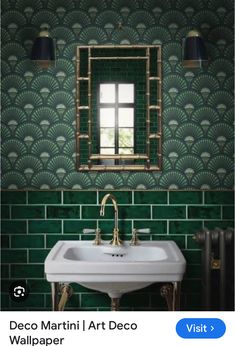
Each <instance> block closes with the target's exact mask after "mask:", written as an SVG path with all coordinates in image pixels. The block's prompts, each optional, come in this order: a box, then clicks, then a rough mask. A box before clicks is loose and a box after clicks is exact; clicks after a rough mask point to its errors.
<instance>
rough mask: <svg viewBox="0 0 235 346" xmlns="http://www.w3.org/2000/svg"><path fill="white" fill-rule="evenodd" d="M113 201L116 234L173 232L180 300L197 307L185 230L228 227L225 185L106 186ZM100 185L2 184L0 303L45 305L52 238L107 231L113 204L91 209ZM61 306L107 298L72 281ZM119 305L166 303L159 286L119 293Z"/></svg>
mask: <svg viewBox="0 0 235 346" xmlns="http://www.w3.org/2000/svg"><path fill="white" fill-rule="evenodd" d="M110 192H111V193H113V194H114V195H115V196H116V197H117V201H118V204H119V218H120V221H119V228H120V233H121V237H122V239H126V240H129V239H130V237H131V231H132V229H133V228H141V227H149V228H150V229H151V234H150V235H142V236H141V237H140V238H141V239H143V240H144V239H145V240H146V239H150V240H160V239H162V240H163V239H171V240H174V241H175V242H176V243H177V244H178V245H179V247H180V248H181V250H182V251H183V253H184V256H185V257H186V260H187V273H186V276H185V279H184V281H183V294H182V308H183V309H185V310H193V309H196V310H198V309H200V276H201V266H200V254H201V253H200V249H199V248H198V246H197V244H196V243H195V241H194V240H193V239H192V235H193V234H194V233H195V232H197V231H199V230H201V229H202V228H203V227H207V228H209V229H213V228H214V227H221V228H227V227H233V219H234V213H233V211H234V209H233V203H234V200H233V192H232V191H127V190H125V191H124V190H123V191H120V190H118V191H110ZM105 193H108V191H91V190H89V191H84V190H82V191H71V190H70V191H9V190H8V191H2V248H3V250H2V278H3V281H2V289H3V292H4V293H3V295H2V308H3V309H6V310H16V309H19V310H50V307H51V302H50V285H49V284H48V283H47V281H46V280H45V276H44V268H43V264H44V260H45V257H46V255H47V253H48V252H49V250H50V249H51V247H52V246H53V245H54V244H55V243H56V242H57V241H58V240H63V239H65V240H66V239H67V240H77V239H79V240H83V239H93V237H94V236H93V235H92V236H91V235H83V234H82V230H83V228H95V227H100V228H101V230H102V237H103V239H107V240H108V239H111V234H112V229H113V208H112V206H107V208H106V212H105V217H102V218H101V217H100V216H99V203H100V201H101V199H102V197H103V196H104V194H105ZM25 278H27V279H28V283H29V285H30V289H31V295H30V296H29V298H28V299H27V300H26V301H25V302H23V303H15V302H12V301H11V300H9V296H8V288H9V285H10V283H11V282H12V281H15V280H19V279H25ZM73 286H74V290H75V293H74V295H73V297H72V298H71V300H70V302H69V303H68V306H67V308H68V309H74V310H76V309H79V310H106V309H109V306H110V299H109V298H108V296H106V295H104V294H101V293H99V292H94V291H90V290H88V289H85V288H83V287H81V286H79V285H77V284H74V285H73ZM121 308H122V309H123V310H132V309H136V310H163V309H166V307H165V303H164V301H163V299H162V298H161V297H160V295H159V286H158V285H152V286H150V287H147V288H145V289H143V290H140V291H136V292H133V293H130V294H127V295H125V296H123V298H122V300H121Z"/></svg>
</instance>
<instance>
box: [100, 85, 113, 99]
mask: <svg viewBox="0 0 235 346" xmlns="http://www.w3.org/2000/svg"><path fill="white" fill-rule="evenodd" d="M114 102H115V84H100V103H114Z"/></svg>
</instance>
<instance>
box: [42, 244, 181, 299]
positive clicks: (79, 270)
mask: <svg viewBox="0 0 235 346" xmlns="http://www.w3.org/2000/svg"><path fill="white" fill-rule="evenodd" d="M185 267H186V262H185V259H184V257H183V255H182V253H181V251H180V249H179V248H178V246H177V245H176V244H175V242H173V241H142V242H141V245H138V246H130V245H129V243H127V242H124V243H123V245H122V246H111V245H110V244H109V243H108V242H103V243H102V245H99V246H95V245H93V242H91V241H58V242H57V243H56V245H55V246H54V247H53V248H52V249H51V251H50V253H49V254H48V256H47V258H46V260H45V273H46V278H47V280H48V281H49V282H52V283H56V282H62V283H72V282H76V283H79V284H80V285H83V286H85V287H87V288H90V289H94V290H97V291H100V292H105V293H107V294H108V295H109V296H110V297H111V298H120V297H121V296H122V295H123V294H124V293H127V292H130V291H134V290H137V289H141V288H143V287H146V286H148V285H150V284H152V283H154V282H171V283H174V282H178V283H179V282H180V281H181V280H182V278H183V274H184V272H185Z"/></svg>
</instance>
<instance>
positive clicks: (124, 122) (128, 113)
mask: <svg viewBox="0 0 235 346" xmlns="http://www.w3.org/2000/svg"><path fill="white" fill-rule="evenodd" d="M118 126H119V127H134V108H119V109H118Z"/></svg>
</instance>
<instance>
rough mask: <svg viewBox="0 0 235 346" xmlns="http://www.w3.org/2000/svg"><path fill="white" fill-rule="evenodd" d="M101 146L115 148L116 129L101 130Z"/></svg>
mask: <svg viewBox="0 0 235 346" xmlns="http://www.w3.org/2000/svg"><path fill="white" fill-rule="evenodd" d="M100 146H101V147H114V128H107V129H105V128H104V129H103V128H101V129H100Z"/></svg>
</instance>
